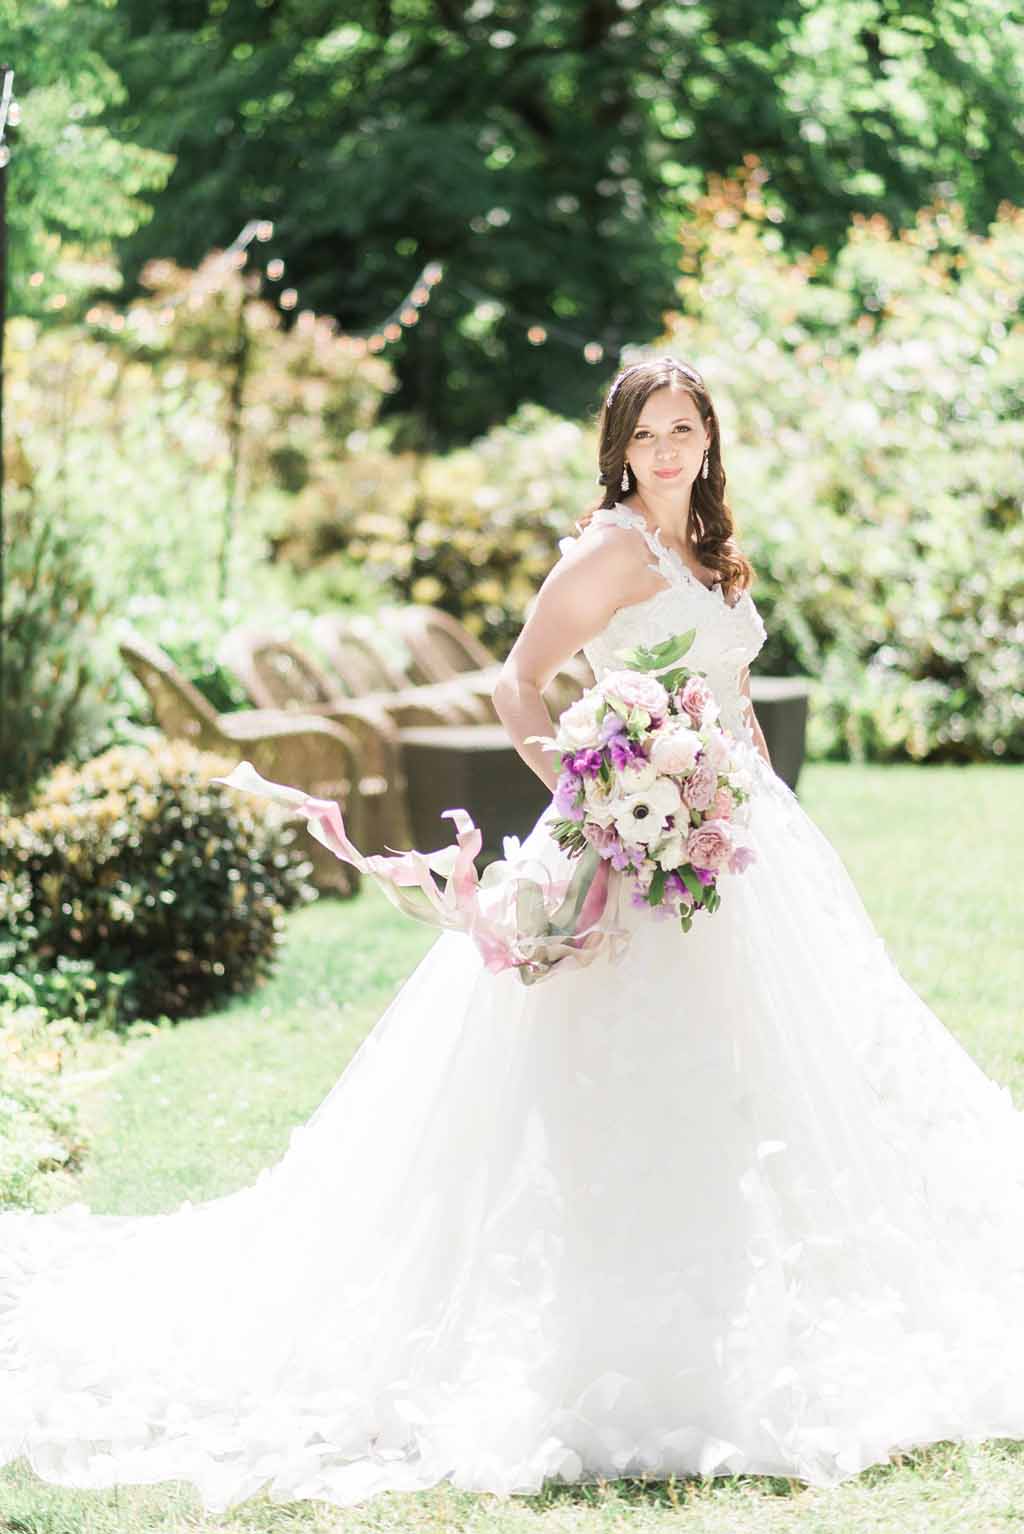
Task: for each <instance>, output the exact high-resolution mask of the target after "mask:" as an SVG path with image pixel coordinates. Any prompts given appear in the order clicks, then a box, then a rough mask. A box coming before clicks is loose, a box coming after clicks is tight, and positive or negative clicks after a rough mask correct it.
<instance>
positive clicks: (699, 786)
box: [683, 759, 718, 810]
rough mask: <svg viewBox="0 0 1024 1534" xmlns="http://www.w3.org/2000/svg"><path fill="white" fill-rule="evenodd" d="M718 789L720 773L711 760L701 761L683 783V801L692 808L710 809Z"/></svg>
mask: <svg viewBox="0 0 1024 1534" xmlns="http://www.w3.org/2000/svg"><path fill="white" fill-rule="evenodd" d="M717 790H718V773H717V772H716V771H715V769H714V768H713V767H712V765H711V763H710V762H707V761H704V760H703V759H702V760H701V761H699V762H698V763H697V765H696V767H695V768H694V769H693V771H692V772H691V774H690V776H689V777H688V778H687V780H686V782H685V783H684V784H683V802H684V803H685V804H687V805H689V807H690V809H691V810H706V809H710V807H711V804H712V801H713V800H714V797H715V794H716V792H717Z"/></svg>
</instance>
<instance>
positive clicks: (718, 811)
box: [711, 788, 736, 820]
mask: <svg viewBox="0 0 1024 1534" xmlns="http://www.w3.org/2000/svg"><path fill="white" fill-rule="evenodd" d="M735 808H736V800H735V799H734V798H733V796H732V794H731V793H730V792H729V790H728V789H727V788H720V789H719V790H718V793H717V794H716V795H715V797H714V799H712V801H711V818H712V820H731V819H732V812H733V810H734V809H735Z"/></svg>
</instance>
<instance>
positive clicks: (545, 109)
mask: <svg viewBox="0 0 1024 1534" xmlns="http://www.w3.org/2000/svg"><path fill="white" fill-rule="evenodd" d="M1012 12H1013V0H977V3H976V4H975V5H973V6H972V7H971V8H970V9H969V10H968V8H966V7H965V6H964V5H963V4H962V0H899V3H898V4H897V3H896V0H694V3H688V0H683V3H680V0H665V3H654V0H645V3H641V0H548V3H544V4H537V3H536V0H532V3H531V0H473V3H466V0H372V3H371V0H349V3H348V4H347V5H346V6H345V7H344V10H343V13H341V14H340V13H339V10H338V7H337V6H336V4H334V3H333V0H261V3H260V4H258V5H257V4H250V5H229V4H226V3H224V0H120V3H119V4H118V5H117V8H116V10H112V11H111V13H110V17H109V34H110V44H109V54H110V56H111V57H112V59H113V61H114V63H115V67H116V68H117V70H118V72H119V74H120V75H121V77H122V78H123V80H124V82H125V86H126V89H127V99H126V100H125V101H124V102H123V103H122V104H121V105H120V106H119V107H118V108H117V109H116V110H115V112H114V114H113V116H112V117H111V119H110V120H111V121H113V122H114V123H116V125H117V127H118V129H119V131H120V132H122V133H123V134H124V135H126V136H127V137H128V138H129V139H131V140H132V141H135V142H140V143H146V144H148V145H151V146H153V147H154V148H156V149H159V150H162V151H165V152H169V153H173V154H174V155H175V156H176V157H177V164H176V169H175V172H174V174H173V176H172V178H171V181H170V183H169V185H168V188H167V190H166V191H165V193H164V194H163V195H162V196H161V198H160V199H159V202H158V204H157V209H156V214H155V217H154V219H153V220H152V222H151V223H150V224H149V225H147V226H146V227H145V228H142V229H140V230H139V231H138V232H137V233H136V234H135V235H134V236H133V237H132V238H131V240H130V241H129V242H128V243H127V246H126V255H127V257H128V260H129V262H130V265H131V267H132V269H133V270H137V269H138V267H139V266H140V265H141V263H142V261H143V260H144V259H145V258H146V257H149V256H152V255H164V254H171V253H173V254H174V255H175V256H176V258H177V259H178V260H184V261H187V262H192V263H194V262H197V261H198V260H199V259H201V257H202V256H203V254H204V253H205V251H206V250H207V249H208V248H209V247H210V246H211V245H223V244H225V243H226V242H227V241H228V240H229V239H230V238H231V236H232V235H233V234H234V232H235V230H236V229H237V228H238V227H240V225H241V224H242V223H243V222H244V220H245V219H246V218H248V217H250V216H253V215H256V214H259V215H263V216H268V217H273V218H274V219H275V221H276V223H277V240H276V243H275V253H276V254H280V255H282V256H284V257H285V258H286V259H287V262H288V275H287V278H286V280H287V281H288V282H290V283H293V284H294V285H295V286H296V287H297V288H298V289H299V292H300V303H301V304H303V305H306V304H308V305H310V306H312V307H313V308H315V309H317V310H323V311H327V312H329V313H332V314H334V315H335V316H336V317H337V318H338V320H339V321H340V322H341V324H342V325H343V326H345V327H347V328H349V329H352V330H354V331H362V330H367V329H369V328H371V327H372V326H373V325H375V324H377V323H379V322H380V320H381V319H382V318H383V317H384V315H386V314H387V313H389V312H390V311H391V310H392V309H393V307H394V306H395V305H396V304H397V303H399V302H400V301H401V299H402V298H403V297H404V295H405V293H406V292H407V291H408V290H409V287H410V285H411V282H412V281H413V279H414V278H415V276H416V274H417V272H418V270H419V267H420V265H421V264H422V263H423V262H425V261H427V260H430V259H436V260H441V261H443V262H444V264H445V268H446V281H445V282H444V283H443V284H441V285H440V287H439V288H438V289H437V290H436V291H435V295H434V298H433V300H432V302H431V304H430V306H429V308H428V309H427V310H426V311H425V312H424V314H423V317H422V319H421V322H420V323H419V324H418V325H417V326H416V327H415V329H414V330H413V331H411V332H410V333H409V334H408V335H407V338H406V340H405V341H404V342H403V343H401V345H400V346H398V347H395V348H394V354H395V355H396V358H397V368H398V372H399V377H400V388H399V390H398V391H397V392H396V394H395V395H394V396H393V397H392V399H391V400H390V401H389V405H388V408H389V410H391V411H400V412H401V411H413V412H415V413H416V414H417V416H418V417H419V418H421V419H422V420H424V421H425V423H426V425H427V437H428V442H429V444H430V445H432V446H436V447H440V446H445V445H447V444H449V443H451V442H453V441H458V440H464V439H466V438H468V437H471V436H473V435H474V434H476V433H478V432H480V431H483V430H485V429H486V428H487V427H488V426H489V425H490V424H491V423H492V422H493V421H495V420H498V419H504V418H505V417H506V416H507V415H508V414H509V413H510V412H511V410H512V409H513V408H514V407H515V406H516V405H517V404H518V403H519V402H520V401H522V400H524V399H532V400H536V401H538V402H539V403H541V404H543V405H545V406H547V407H549V408H551V409H554V410H557V411H559V412H561V413H566V414H570V415H576V414H579V413H582V412H585V411H587V410H589V409H590V408H591V407H592V405H593V404H594V391H595V377H596V374H597V373H600V374H601V375H603V373H604V372H605V371H606V365H605V366H601V367H600V368H598V369H595V368H594V367H593V366H591V365H589V364H588V362H587V361H586V360H585V359H584V356H583V354H582V348H581V342H582V341H585V340H594V341H599V342H601V343H603V345H604V348H605V355H604V358H603V359H602V361H603V362H604V363H605V364H606V363H607V361H608V360H610V361H612V362H613V363H614V361H615V360H616V359H617V352H618V348H619V347H620V346H621V345H622V344H623V343H624V342H627V341H634V340H644V339H647V338H648V337H649V336H651V335H652V334H656V333H657V332H658V331H659V330H660V329H661V316H662V313H663V311H664V310H665V309H666V308H669V307H670V306H671V305H672V303H673V284H674V278H675V271H676V261H677V258H678V244H677V235H678V227H679V224H680V222H681V221H684V220H686V219H687V218H688V217H689V214H690V209H691V207H692V204H693V202H694V201H695V199H697V198H698V197H699V196H700V195H701V193H702V191H703V189H704V186H705V178H706V176H707V174H708V173H709V172H718V173H728V172H730V171H731V170H733V169H734V168H735V167H736V166H738V165H740V164H741V163H742V162H743V161H744V159H745V158H746V157H747V156H750V155H756V156H757V157H758V158H759V160H760V163H761V164H762V165H763V166H764V168H765V169H766V171H767V172H768V176H769V181H768V191H767V193H766V196H767V197H768V199H769V201H771V202H774V203H775V204H776V205H777V206H778V208H779V209H781V210H782V211H784V212H785V215H786V218H785V231H786V233H785V238H786V240H787V242H788V243H789V244H790V246H791V248H804V249H808V248H811V247H813V246H816V245H822V246H824V247H826V249H832V248H834V247H835V246H838V245H839V244H841V243H842V238H843V232H844V231H845V229H846V227H847V224H848V221H849V218H850V216H851V214H852V213H853V212H855V211H868V212H876V211H877V212H881V213H883V214H884V215H885V216H886V217H887V218H888V219H889V220H890V222H892V223H893V224H894V225H896V226H900V225H902V224H903V223H905V222H908V221H910V220H912V218H913V215H914V212H915V211H916V209H917V208H918V207H919V206H921V205H922V204H926V203H928V202H930V201H931V199H932V198H933V196H935V195H936V194H937V193H939V194H945V195H950V196H955V197H956V198H957V200H958V202H959V203H960V205H961V206H962V207H964V208H965V210H966V213H967V216H968V221H969V224H970V226H971V227H975V228H982V227H984V226H985V225H986V223H987V221H988V220H989V219H990V218H991V217H992V216H993V215H994V213H995V210H996V206H997V204H998V202H999V200H1000V199H1002V198H1006V199H1009V200H1011V201H1013V200H1018V201H1024V155H1022V152H1021V145H1020V135H1019V132H1017V131H1016V128H1015V123H1016V122H1017V117H1018V113H1019V100H1020V93H1021V86H1022V83H1024V68H1022V59H1024V43H1022V40H1021V36H1020V29H1019V27H1014V26H1013V24H1012ZM529 321H540V322H542V323H544V324H546V326H547V328H548V341H547V344H542V345H534V344H532V343H531V341H530V340H529V339H528V337H527V334H526V329H527V323H528V322H529ZM562 332H565V333H566V334H565V335H564V336H563V334H562ZM389 355H390V353H389Z"/></svg>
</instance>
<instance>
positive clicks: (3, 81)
mask: <svg viewBox="0 0 1024 1534" xmlns="http://www.w3.org/2000/svg"><path fill="white" fill-rule="evenodd" d="M13 91H14V70H13V69H11V68H10V67H9V66H8V65H6V64H5V65H3V66H2V67H0V760H3V758H4V757H5V756H6V754H7V664H6V657H5V653H4V629H5V618H4V574H5V571H4V538H5V529H4V479H5V477H6V476H5V465H4V333H5V331H6V328H7V166H8V163H9V161H10V158H11V151H10V149H9V148H8V146H7V144H6V143H5V141H4V140H5V135H6V130H7V118H8V114H9V113H10V110H11V97H12V93H13Z"/></svg>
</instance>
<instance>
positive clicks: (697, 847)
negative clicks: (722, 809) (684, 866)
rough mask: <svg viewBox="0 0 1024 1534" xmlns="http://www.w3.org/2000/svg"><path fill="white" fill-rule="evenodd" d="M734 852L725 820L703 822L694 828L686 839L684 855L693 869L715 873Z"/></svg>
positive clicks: (731, 838)
mask: <svg viewBox="0 0 1024 1534" xmlns="http://www.w3.org/2000/svg"><path fill="white" fill-rule="evenodd" d="M735 850H736V849H735V843H734V842H733V837H732V831H731V829H730V827H729V823H728V821H726V820H705V822H704V824H703V825H701V826H694V828H693V830H692V831H691V832H690V834H689V836H688V837H687V839H686V855H687V857H688V858H689V860H690V862H691V863H692V864H693V866H694V868H708V869H711V871H712V872H715V871H716V870H717V869H719V868H722V867H723V865H724V864H725V863H727V862H728V861H729V859H730V857H731V856H732V854H733V852H734V851H735Z"/></svg>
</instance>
